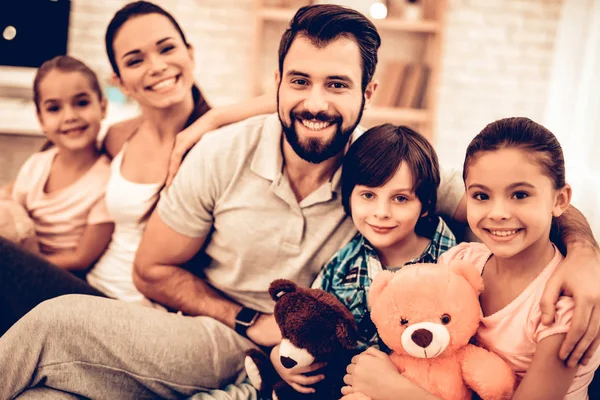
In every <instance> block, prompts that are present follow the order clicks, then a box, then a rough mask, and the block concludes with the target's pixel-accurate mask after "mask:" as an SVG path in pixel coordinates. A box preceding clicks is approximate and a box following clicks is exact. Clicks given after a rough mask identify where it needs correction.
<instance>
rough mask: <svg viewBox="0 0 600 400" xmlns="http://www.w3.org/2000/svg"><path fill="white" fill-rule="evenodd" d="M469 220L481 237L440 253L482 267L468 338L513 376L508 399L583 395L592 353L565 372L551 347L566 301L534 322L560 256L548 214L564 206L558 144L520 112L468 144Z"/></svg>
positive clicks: (567, 309) (567, 318) (564, 319)
mask: <svg viewBox="0 0 600 400" xmlns="http://www.w3.org/2000/svg"><path fill="white" fill-rule="evenodd" d="M463 175H464V180H465V186H466V191H467V220H468V222H469V226H470V228H471V229H472V230H473V232H474V233H475V235H477V237H478V238H479V239H481V241H482V242H483V243H463V244H461V245H459V246H457V247H455V248H453V249H451V250H449V251H448V252H447V253H446V254H444V255H443V256H442V258H441V259H440V262H442V263H445V262H449V261H450V260H452V259H466V260H470V261H472V262H473V263H474V265H476V266H477V267H478V268H479V270H480V271H481V275H482V277H483V280H484V283H485V289H484V291H483V292H482V294H481V296H480V303H481V309H482V311H483V318H482V320H481V325H480V327H479V330H478V331H477V335H476V340H477V342H478V344H479V345H480V346H483V347H486V348H489V349H490V350H492V351H494V352H495V353H497V354H498V355H500V356H501V357H503V358H504V359H505V360H506V361H507V362H508V363H509V365H510V366H511V367H512V368H513V370H514V371H515V374H516V375H517V382H518V388H517V390H516V392H515V395H514V397H513V399H527V400H532V399H544V400H550V399H563V398H564V399H570V400H574V399H581V400H584V399H587V398H588V394H587V387H588V386H589V384H590V382H591V380H592V378H593V375H594V371H595V370H596V368H597V367H598V364H599V363H600V352H598V351H596V353H595V354H594V355H593V356H592V358H591V360H590V362H589V363H587V365H582V366H577V367H572V368H569V367H567V366H566V365H565V363H564V362H563V361H562V360H561V359H560V357H559V349H560V347H561V345H562V342H563V340H564V338H565V335H566V333H567V331H568V329H569V326H570V323H571V318H572V315H573V309H574V303H573V299H572V298H571V297H563V298H561V299H560V300H559V301H558V303H557V305H556V306H557V313H556V316H555V320H554V322H553V323H552V324H550V325H544V324H543V323H542V322H541V316H542V312H541V310H540V306H539V304H540V300H541V297H542V292H543V290H544V286H545V284H546V282H547V281H548V279H549V278H550V276H551V275H552V273H553V272H554V270H555V269H556V268H557V266H558V264H559V263H560V262H561V261H562V259H563V256H562V254H561V253H560V251H559V250H558V248H557V247H556V246H555V245H554V244H553V243H552V241H551V237H550V232H551V229H552V223H553V219H554V218H556V217H559V216H560V215H561V214H562V213H563V212H565V210H566V209H567V208H568V207H569V202H570V199H571V187H570V186H569V185H568V184H567V183H566V182H565V166H564V159H563V154H562V150H561V147H560V144H559V143H558V141H557V140H556V137H555V136H554V135H553V134H552V133H551V132H550V131H548V130H547V129H546V128H544V127H543V126H541V125H539V124H537V123H535V122H533V121H531V120H529V119H527V118H507V119H502V120H499V121H496V122H493V123H491V124H489V125H488V126H487V127H486V128H484V130H483V131H481V133H480V134H479V135H477V136H476V137H475V138H474V139H473V141H472V142H471V144H470V145H469V147H468V148H467V154H466V158H465V164H464V170H463Z"/></svg>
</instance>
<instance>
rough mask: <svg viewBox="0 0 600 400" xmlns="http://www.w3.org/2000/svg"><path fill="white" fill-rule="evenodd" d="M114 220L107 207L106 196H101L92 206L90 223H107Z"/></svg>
mask: <svg viewBox="0 0 600 400" xmlns="http://www.w3.org/2000/svg"><path fill="white" fill-rule="evenodd" d="M109 222H113V219H112V217H111V216H110V214H109V212H108V209H107V207H106V198H105V197H104V196H102V197H100V198H99V199H98V200H97V201H96V202H95V203H94V204H93V205H92V207H91V208H90V212H89V214H88V218H87V224H88V225H96V224H106V223H109Z"/></svg>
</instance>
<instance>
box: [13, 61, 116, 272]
mask: <svg viewBox="0 0 600 400" xmlns="http://www.w3.org/2000/svg"><path fill="white" fill-rule="evenodd" d="M33 93H34V102H35V106H36V110H37V117H38V120H39V122H40V125H41V127H42V130H43V131H44V134H45V135H46V136H47V137H48V140H49V142H51V143H52V144H53V146H52V147H50V148H49V149H48V150H46V151H42V152H40V153H35V154H33V155H32V156H31V157H30V158H29V159H28V160H27V161H26V162H25V164H24V165H23V167H22V168H21V170H20V171H19V174H18V176H17V179H16V181H15V183H14V186H13V191H12V195H13V199H14V200H16V201H17V202H18V203H20V204H21V205H22V206H23V207H24V208H25V209H26V210H27V212H28V213H29V215H30V217H31V218H32V219H33V222H34V224H35V229H36V234H37V237H38V241H39V244H40V254H41V256H42V257H44V258H45V259H46V260H48V261H50V262H51V263H52V264H54V265H56V266H58V267H60V268H62V269H65V270H71V271H74V270H86V269H88V268H89V267H90V266H91V265H92V264H93V263H94V262H95V261H96V260H97V259H98V257H100V255H101V254H102V253H103V252H104V250H105V249H106V247H107V246H108V243H109V242H110V238H111V235H112V231H113V223H112V220H111V217H110V216H109V214H108V211H107V209H106V205H105V203H104V193H105V189H106V184H107V182H108V178H109V176H110V161H109V159H108V157H106V156H105V155H102V154H101V152H100V150H99V149H98V146H97V143H96V139H97V137H98V133H99V132H100V125H101V122H102V119H103V118H104V116H105V114H106V99H105V98H104V97H103V95H102V92H101V90H100V85H99V83H98V79H97V77H96V74H94V72H93V71H92V70H91V69H90V68H88V67H87V66H86V65H85V64H84V63H82V62H81V61H79V60H77V59H75V58H72V57H69V56H58V57H55V58H53V59H52V60H49V61H46V62H45V63H44V64H43V65H42V66H41V67H40V68H39V70H38V72H37V75H36V77H35V80H34V83H33Z"/></svg>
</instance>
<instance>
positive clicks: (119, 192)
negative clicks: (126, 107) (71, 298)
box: [87, 143, 162, 305]
mask: <svg viewBox="0 0 600 400" xmlns="http://www.w3.org/2000/svg"><path fill="white" fill-rule="evenodd" d="M126 145H127V143H125V144H124V145H123V148H122V149H121V151H120V152H119V154H117V156H116V157H115V158H114V159H113V161H112V163H111V166H110V167H111V175H110V179H109V181H108V185H107V187H106V206H107V208H108V212H109V214H110V215H111V217H112V218H113V220H114V222H115V230H114V232H113V235H112V240H111V242H110V244H109V245H108V248H107V249H106V251H105V252H104V254H103V255H102V257H101V258H100V259H99V260H98V262H97V263H96V265H95V266H94V268H92V270H91V271H90V272H89V273H88V274H87V281H88V282H89V284H90V285H91V286H93V287H95V288H96V289H98V290H100V291H101V292H103V293H105V294H106V295H108V296H110V297H113V298H115V299H119V300H123V301H127V302H137V303H143V304H145V305H153V303H152V302H151V301H150V300H148V299H147V298H146V297H144V295H143V294H142V293H140V292H139V290H137V288H136V287H135V285H134V284H133V275H132V274H133V261H134V258H135V253H136V251H137V249H138V246H139V244H140V241H141V239H142V234H143V233H144V228H145V227H146V222H145V221H144V222H141V223H140V222H139V221H140V219H141V218H142V217H143V216H144V215H145V214H146V212H147V211H148V210H149V208H150V207H151V206H152V205H153V204H154V202H155V200H156V197H157V196H158V195H159V193H158V190H159V189H160V187H161V185H162V184H160V183H135V182H130V181H128V180H126V179H125V178H124V177H123V176H122V175H121V165H122V163H123V153H124V152H125V147H126Z"/></svg>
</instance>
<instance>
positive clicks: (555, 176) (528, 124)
mask: <svg viewBox="0 0 600 400" xmlns="http://www.w3.org/2000/svg"><path fill="white" fill-rule="evenodd" d="M503 148H517V149H522V150H525V151H527V152H530V153H532V154H533V155H535V156H536V159H537V161H538V162H539V164H540V166H541V167H542V169H543V171H544V173H545V174H546V175H547V176H548V177H549V178H550V179H551V180H552V183H553V184H554V188H555V189H561V188H563V187H564V186H565V159H564V156H563V151H562V148H561V147H560V143H559V142H558V140H557V139H556V136H554V134H553V133H552V132H550V131H549V130H548V129H546V128H545V127H543V126H542V125H540V124H538V123H536V122H534V121H532V120H530V119H529V118H525V117H513V118H504V119H500V120H498V121H494V122H492V123H490V124H488V125H487V126H486V127H485V128H483V130H482V131H481V132H480V133H479V134H478V135H477V136H475V138H474V139H473V140H472V141H471V143H470V144H469V146H468V147H467V154H466V156H465V163H464V166H463V179H464V180H466V178H467V173H468V170H469V166H470V165H471V163H472V161H473V158H474V157H475V156H476V155H477V153H480V152H485V151H495V150H499V149H503Z"/></svg>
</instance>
